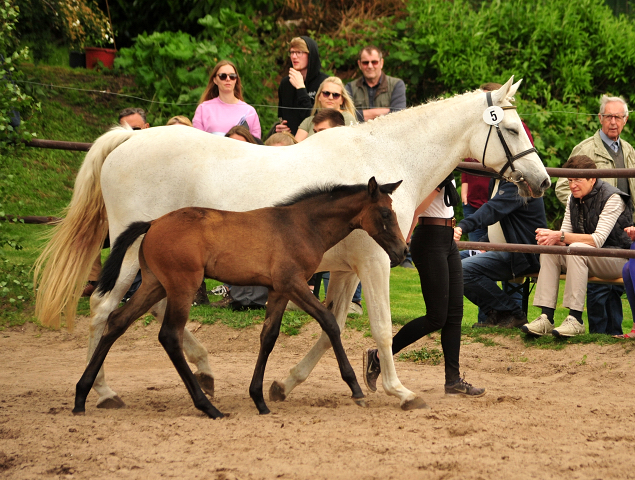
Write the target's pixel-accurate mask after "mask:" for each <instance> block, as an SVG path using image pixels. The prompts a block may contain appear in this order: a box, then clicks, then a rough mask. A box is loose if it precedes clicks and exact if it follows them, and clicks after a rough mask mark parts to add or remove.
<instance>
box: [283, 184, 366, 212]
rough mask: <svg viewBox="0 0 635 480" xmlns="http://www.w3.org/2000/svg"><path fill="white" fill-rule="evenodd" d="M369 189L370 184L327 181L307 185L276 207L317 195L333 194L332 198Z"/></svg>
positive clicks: (286, 205)
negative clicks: (344, 183) (343, 183)
mask: <svg viewBox="0 0 635 480" xmlns="http://www.w3.org/2000/svg"><path fill="white" fill-rule="evenodd" d="M367 189H368V184H366V183H359V184H357V185H341V184H330V183H327V184H325V185H318V186H316V187H307V188H305V189H303V190H300V191H299V192H297V193H295V194H294V195H292V196H290V197H288V198H287V199H286V200H283V201H282V202H279V203H276V204H275V205H274V207H288V206H290V205H294V204H296V203H299V202H304V201H305V200H310V199H312V198H315V197H320V196H331V197H333V198H332V199H333V200H335V199H336V198H341V197H345V196H347V195H353V194H355V193H359V192H362V191H366V190H367Z"/></svg>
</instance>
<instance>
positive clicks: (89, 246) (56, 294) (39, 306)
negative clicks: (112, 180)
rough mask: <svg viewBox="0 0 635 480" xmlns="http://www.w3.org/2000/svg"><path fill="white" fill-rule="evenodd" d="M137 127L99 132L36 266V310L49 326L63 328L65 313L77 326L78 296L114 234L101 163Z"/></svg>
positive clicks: (40, 318) (68, 320) (70, 324)
mask: <svg viewBox="0 0 635 480" xmlns="http://www.w3.org/2000/svg"><path fill="white" fill-rule="evenodd" d="M134 134H135V132H133V131H132V130H127V129H122V128H114V129H113V130H111V131H110V132H108V133H106V134H104V135H102V136H101V137H99V138H98V139H97V140H96V141H95V143H94V144H93V146H92V147H91V148H90V150H89V152H88V154H86V158H85V159H84V163H83V164H82V166H81V168H80V170H79V173H78V174H77V179H76V180H75V189H74V191H73V198H72V199H71V203H70V204H69V206H68V207H66V210H65V214H66V215H65V218H64V219H63V220H62V221H61V222H60V223H59V224H58V225H57V226H55V227H54V229H53V231H52V232H50V234H49V235H47V236H48V237H50V241H49V242H48V244H47V245H46V247H44V250H43V251H42V253H41V254H40V256H39V258H38V259H37V261H36V262H35V265H34V280H33V284H34V286H35V288H36V303H35V315H36V316H37V317H38V318H39V320H40V322H42V324H43V325H46V326H49V327H53V328H59V327H60V325H61V321H62V320H61V315H62V313H63V314H64V316H65V317H66V326H67V327H68V328H69V329H72V328H73V324H74V321H75V312H76V310H77V301H78V300H79V296H80V295H81V292H82V288H83V286H84V283H85V282H86V279H87V278H88V275H89V274H90V269H91V266H92V264H93V262H94V261H95V258H97V255H99V254H100V252H101V247H102V245H103V243H104V239H105V238H106V234H107V233H108V219H107V217H106V207H105V205H104V198H103V196H102V193H101V184H100V177H101V168H102V165H103V164H104V161H105V160H106V157H107V156H108V155H109V154H110V153H111V152H112V151H113V150H114V149H115V148H117V147H118V146H119V145H121V144H122V143H123V142H125V141H126V140H128V139H129V138H130V137H131V136H132V135H134Z"/></svg>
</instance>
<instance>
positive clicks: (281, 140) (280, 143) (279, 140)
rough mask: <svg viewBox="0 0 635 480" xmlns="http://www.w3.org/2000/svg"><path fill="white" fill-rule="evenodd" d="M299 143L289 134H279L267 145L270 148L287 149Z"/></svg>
mask: <svg viewBox="0 0 635 480" xmlns="http://www.w3.org/2000/svg"><path fill="white" fill-rule="evenodd" d="M296 143H298V141H297V140H296V139H295V138H294V136H293V135H291V134H290V133H289V132H278V133H274V134H273V135H271V136H270V137H269V138H268V139H267V141H266V142H265V145H266V146H268V147H286V146H289V145H295V144H296Z"/></svg>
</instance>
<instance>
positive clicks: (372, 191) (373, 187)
mask: <svg viewBox="0 0 635 480" xmlns="http://www.w3.org/2000/svg"><path fill="white" fill-rule="evenodd" d="M368 194H369V195H370V198H372V199H373V201H374V200H377V199H378V198H379V187H378V186H377V180H375V177H370V180H368Z"/></svg>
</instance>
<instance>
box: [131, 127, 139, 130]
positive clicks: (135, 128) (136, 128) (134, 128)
mask: <svg viewBox="0 0 635 480" xmlns="http://www.w3.org/2000/svg"><path fill="white" fill-rule="evenodd" d="M132 129H133V130H141V127H132Z"/></svg>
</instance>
